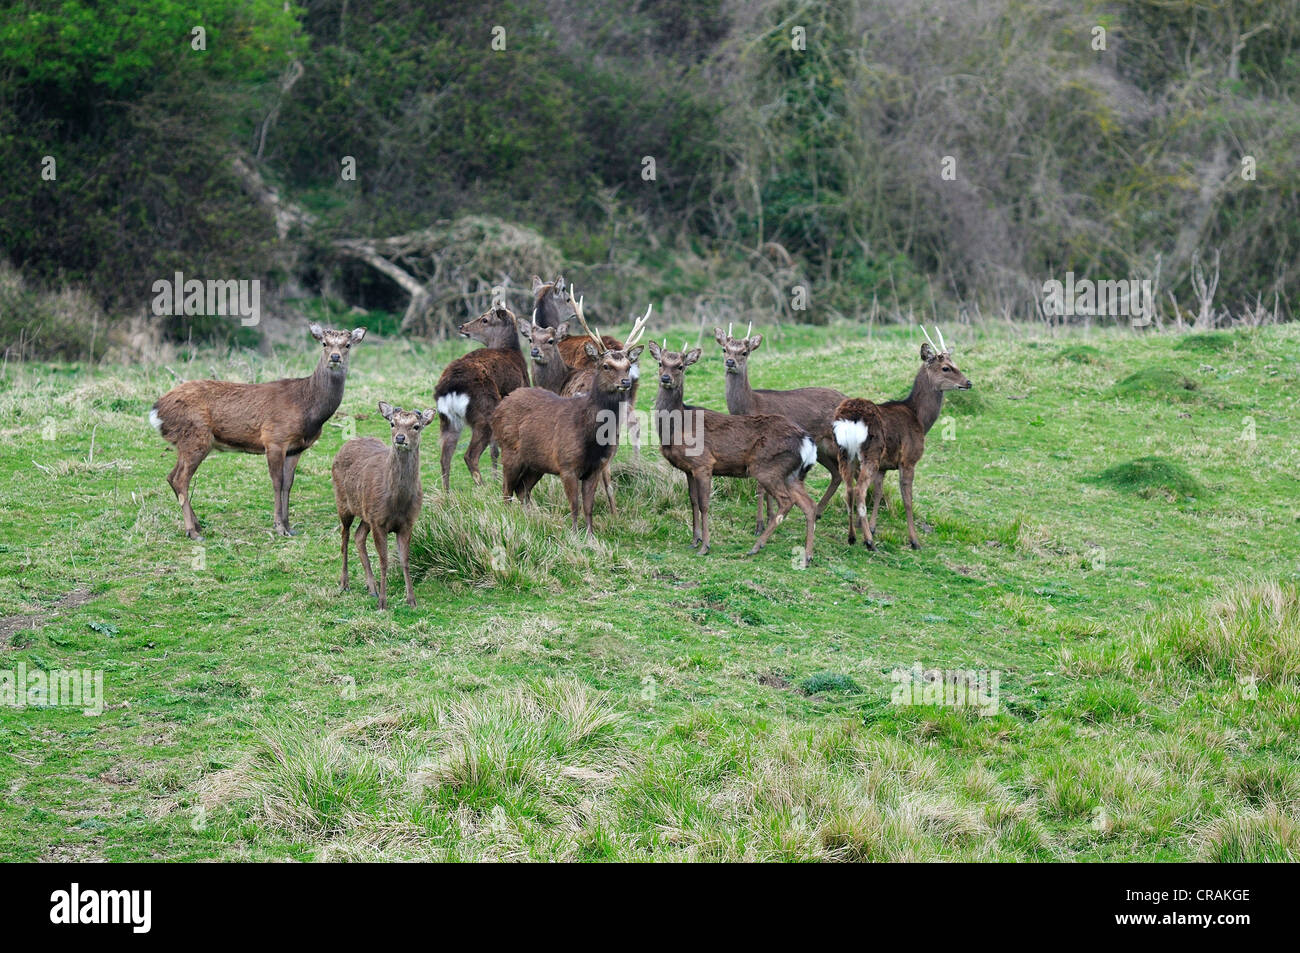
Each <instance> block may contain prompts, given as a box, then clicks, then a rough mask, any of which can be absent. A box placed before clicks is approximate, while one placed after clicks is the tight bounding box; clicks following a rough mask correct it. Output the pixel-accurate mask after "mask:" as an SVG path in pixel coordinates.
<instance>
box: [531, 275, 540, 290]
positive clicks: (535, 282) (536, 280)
mask: <svg viewBox="0 0 1300 953" xmlns="http://www.w3.org/2000/svg"><path fill="white" fill-rule="evenodd" d="M541 288H542V279H541V278H538V277H537V276H536V275H533V294H537V292H538V291H540V290H541Z"/></svg>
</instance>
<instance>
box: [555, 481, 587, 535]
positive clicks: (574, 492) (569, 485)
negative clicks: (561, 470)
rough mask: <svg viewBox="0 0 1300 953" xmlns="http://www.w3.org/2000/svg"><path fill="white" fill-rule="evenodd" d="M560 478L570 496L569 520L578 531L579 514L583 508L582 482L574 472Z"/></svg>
mask: <svg viewBox="0 0 1300 953" xmlns="http://www.w3.org/2000/svg"><path fill="white" fill-rule="evenodd" d="M560 479H561V481H562V482H563V483H564V494H565V496H567V497H568V498H569V521H570V522H571V523H572V524H573V529H574V531H575V532H576V531H577V529H578V516H579V513H580V512H581V509H582V482H581V481H580V480H579V479H578V478H577V477H576V476H574V475H573V474H572V473H566V474H564V475H563V476H562V477H560Z"/></svg>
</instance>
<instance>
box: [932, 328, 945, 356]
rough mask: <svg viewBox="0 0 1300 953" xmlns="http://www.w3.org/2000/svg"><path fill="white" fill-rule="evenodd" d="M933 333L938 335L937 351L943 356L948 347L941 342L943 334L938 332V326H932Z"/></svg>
mask: <svg viewBox="0 0 1300 953" xmlns="http://www.w3.org/2000/svg"><path fill="white" fill-rule="evenodd" d="M934 333H935V334H937V335H939V350H940V351H941V352H943V353H944V354H947V353H948V345H947V344H945V343H944V342H943V332H942V331H940V330H939V325H937V324H936V325H935V326H934Z"/></svg>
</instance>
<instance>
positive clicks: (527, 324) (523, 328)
mask: <svg viewBox="0 0 1300 953" xmlns="http://www.w3.org/2000/svg"><path fill="white" fill-rule="evenodd" d="M515 327H516V328H518V329H519V333H520V334H522V335H523V336H524V340H526V341H531V340H532V339H533V322H531V321H525V320H524V319H523V318H515Z"/></svg>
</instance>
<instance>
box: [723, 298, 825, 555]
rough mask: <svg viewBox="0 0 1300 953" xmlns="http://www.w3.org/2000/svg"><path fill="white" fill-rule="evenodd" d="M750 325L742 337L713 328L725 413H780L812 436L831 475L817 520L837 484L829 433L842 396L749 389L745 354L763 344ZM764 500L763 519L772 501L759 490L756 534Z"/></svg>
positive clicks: (818, 390)
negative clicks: (719, 348) (720, 363)
mask: <svg viewBox="0 0 1300 953" xmlns="http://www.w3.org/2000/svg"><path fill="white" fill-rule="evenodd" d="M753 330H754V325H753V323H751V324H750V325H749V330H748V331H746V332H745V336H744V337H743V338H734V337H732V336H731V326H730V325H728V326H727V333H726V334H723V333H722V328H714V329H713V336H714V339H715V340H717V342H718V344H719V345H721V346H722V359H723V366H724V368H725V369H726V372H727V385H726V395H727V412H728V413H732V414H781V415H782V416H784V417H789V418H790V419H791V420H793V421H794V422H795V423H796V424H798V425H799V426H800V427H802V428H803V429H804V430H806V431H808V433H809V434H811V435H812V438H813V443H814V444H815V445H816V447H817V460H818V462H819V463H821V465H822V466H824V467H825V468H826V469H827V470H828V471H830V475H831V484H830V486H828V487H827V488H826V492H825V493H824V494H823V495H822V498H821V500H820V501H819V502H818V503H817V518H818V519H820V518H821V515H822V513H823V512H825V510H826V507H827V506H828V505H829V504H830V501H831V497H833V496H834V495H835V490H836V488H837V487H839V485H840V471H839V465H838V451H837V449H836V446H835V436H834V434H833V433H832V432H831V418H832V417H833V416H834V414H835V408H836V407H838V406H839V403H840V401H842V400H844V395H843V394H841V393H840V392H839V391H837V390H833V389H832V388H830V387H800V388H797V389H795V390H754V388H752V387H750V386H749V355H750V354H752V353H754V352H755V351H757V350H758V348H759V345H761V344H762V343H763V335H761V334H753V335H751V333H750V332H752V331H753ZM765 497H766V499H767V518H768V519H769V520H770V519H771V518H772V504H773V502H774V501H773V500H772V498H771V497H770V496H766V494H764V493H763V492H762V491H760V492H759V494H758V516H757V518H756V520H755V527H756V530H755V531H756V532H759V533H761V532H763V526H764V521H763V500H764V498H765Z"/></svg>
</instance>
